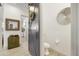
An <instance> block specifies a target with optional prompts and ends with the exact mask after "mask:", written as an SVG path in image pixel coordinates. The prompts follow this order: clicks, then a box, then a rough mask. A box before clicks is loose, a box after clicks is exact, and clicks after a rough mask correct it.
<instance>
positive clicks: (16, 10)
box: [3, 3, 28, 49]
mask: <svg viewBox="0 0 79 59" xmlns="http://www.w3.org/2000/svg"><path fill="white" fill-rule="evenodd" d="M3 6H4V21H3V22H4V48H5V49H7V47H8V46H7V45H8V37H9V35H17V34H18V35H19V37H20V45H21V40H22V39H21V15H24V16H27V15H28V12H27V11H28V10H27V8H26V9H24V8H25V6H24V5H23V4H9V3H7V4H6V3H4V4H3ZM6 18H10V19H15V20H19V21H20V31H6V30H5V19H6Z"/></svg>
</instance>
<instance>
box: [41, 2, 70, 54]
mask: <svg viewBox="0 0 79 59" xmlns="http://www.w3.org/2000/svg"><path fill="white" fill-rule="evenodd" d="M69 6H70V4H67V3H66V4H64V3H63V4H62V3H61V4H58V3H57V4H54V3H52V4H51V3H50V4H48V3H46V4H40V21H41V22H40V23H41V29H40V31H41V34H40V36H41V54H43V52H44V50H43V48H44V46H43V43H44V42H48V43H49V44H50V46H51V47H52V48H53V49H55V50H57V51H59V52H60V53H63V54H65V55H71V24H69V25H60V24H58V23H57V20H56V17H57V14H58V13H59V12H60V11H61V10H62V9H63V8H65V7H69ZM56 40H57V41H59V43H58V44H56Z"/></svg>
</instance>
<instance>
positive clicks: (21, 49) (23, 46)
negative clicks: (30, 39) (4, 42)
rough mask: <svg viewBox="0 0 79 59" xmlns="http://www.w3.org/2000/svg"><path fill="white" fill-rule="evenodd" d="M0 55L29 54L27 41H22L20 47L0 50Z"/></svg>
mask: <svg viewBox="0 0 79 59" xmlns="http://www.w3.org/2000/svg"><path fill="white" fill-rule="evenodd" d="M0 56H30V54H29V52H28V45H27V41H23V43H22V44H21V46H20V47H17V48H14V49H9V50H2V51H0Z"/></svg>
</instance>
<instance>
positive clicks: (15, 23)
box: [5, 18, 20, 31]
mask: <svg viewBox="0 0 79 59" xmlns="http://www.w3.org/2000/svg"><path fill="white" fill-rule="evenodd" d="M5 29H6V30H7V31H18V30H20V21H19V20H16V19H9V18H6V24H5Z"/></svg>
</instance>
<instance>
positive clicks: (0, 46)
mask: <svg viewBox="0 0 79 59" xmlns="http://www.w3.org/2000/svg"><path fill="white" fill-rule="evenodd" d="M2 22H3V6H0V50H2V33H3V30H2Z"/></svg>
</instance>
